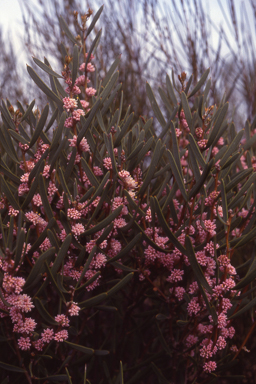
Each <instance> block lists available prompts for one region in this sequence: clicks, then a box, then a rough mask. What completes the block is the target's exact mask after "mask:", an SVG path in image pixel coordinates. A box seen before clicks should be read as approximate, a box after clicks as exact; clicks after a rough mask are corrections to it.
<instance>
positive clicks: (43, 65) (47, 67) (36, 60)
mask: <svg viewBox="0 0 256 384" xmlns="http://www.w3.org/2000/svg"><path fill="white" fill-rule="evenodd" d="M32 59H33V60H34V62H35V63H36V64H37V65H38V66H39V67H40V68H41V69H42V70H43V71H45V72H46V73H48V74H49V75H51V76H53V77H61V78H62V77H63V76H62V75H59V74H58V73H56V72H54V71H53V70H52V69H51V68H50V67H49V66H48V65H46V64H45V63H43V62H42V61H40V60H38V59H37V58H36V57H32ZM34 104H35V100H34ZM22 120H24V119H23V117H22Z"/></svg>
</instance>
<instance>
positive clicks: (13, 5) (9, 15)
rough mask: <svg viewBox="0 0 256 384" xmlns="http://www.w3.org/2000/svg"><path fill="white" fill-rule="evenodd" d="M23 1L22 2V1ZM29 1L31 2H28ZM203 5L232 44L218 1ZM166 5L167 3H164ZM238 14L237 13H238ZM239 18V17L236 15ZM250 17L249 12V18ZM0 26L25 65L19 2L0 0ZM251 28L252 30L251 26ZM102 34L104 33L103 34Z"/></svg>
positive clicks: (215, 40)
mask: <svg viewBox="0 0 256 384" xmlns="http://www.w3.org/2000/svg"><path fill="white" fill-rule="evenodd" d="M23 1H24V0H23ZM30 1H31V0H30ZM33 1H34V3H35V4H36V3H37V1H36V0H32V2H33ZM220 1H221V3H222V5H223V7H224V8H225V11H226V12H227V14H228V15H229V11H228V6H227V4H228V1H224V0H220ZM202 2H203V4H205V3H207V8H208V9H209V14H210V18H211V19H212V20H213V21H214V23H215V24H216V25H218V26H223V27H224V28H225V31H226V33H227V35H228V36H229V40H230V42H231V45H235V44H232V38H233V37H232V35H231V34H230V32H229V30H228V28H227V24H226V22H225V21H224V18H223V15H222V12H221V11H220V7H219V5H218V0H202ZM102 3H104V0H102ZM166 3H168V1H166ZM248 3H249V1H248V0H244V4H245V5H248ZM239 4H241V0H235V5H236V6H237V5H239ZM237 11H239V8H238V7H237ZM238 13H239V12H238ZM238 16H239V15H238ZM250 16H251V14H250V12H249V17H250ZM0 26H1V28H2V29H3V32H4V35H6V34H7V33H8V31H9V33H11V36H12V41H13V44H14V48H15V50H16V52H17V53H18V56H19V61H20V65H22V66H23V65H24V66H25V64H26V57H25V48H24V47H23V44H22V42H21V36H22V34H23V23H22V12H21V8H20V5H19V0H0ZM252 28H254V26H253V24H252ZM103 33H104V32H103ZM212 37H213V40H212V42H211V43H212V44H213V45H214V46H215V47H217V44H218V33H217V32H214V33H213V35H212Z"/></svg>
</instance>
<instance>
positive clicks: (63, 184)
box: [58, 167, 72, 200]
mask: <svg viewBox="0 0 256 384" xmlns="http://www.w3.org/2000/svg"><path fill="white" fill-rule="evenodd" d="M58 175H59V179H60V184H61V186H62V189H63V191H64V192H65V193H66V194H67V195H68V197H69V199H70V200H72V195H71V193H70V190H69V188H68V185H67V183H66V180H65V177H64V174H63V171H62V169H61V168H60V167H59V168H58Z"/></svg>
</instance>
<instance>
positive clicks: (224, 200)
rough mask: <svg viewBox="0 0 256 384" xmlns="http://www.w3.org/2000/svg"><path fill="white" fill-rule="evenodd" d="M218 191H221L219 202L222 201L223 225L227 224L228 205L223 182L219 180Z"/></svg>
mask: <svg viewBox="0 0 256 384" xmlns="http://www.w3.org/2000/svg"><path fill="white" fill-rule="evenodd" d="M220 191H221V200H222V212H223V220H224V222H225V223H227V221H228V204H227V195H226V192H225V182H224V180H223V179H222V180H221V185H220Z"/></svg>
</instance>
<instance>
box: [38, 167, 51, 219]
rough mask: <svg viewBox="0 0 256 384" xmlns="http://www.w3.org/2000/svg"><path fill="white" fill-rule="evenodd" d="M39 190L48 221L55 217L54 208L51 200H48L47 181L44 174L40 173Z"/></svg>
mask: <svg viewBox="0 0 256 384" xmlns="http://www.w3.org/2000/svg"><path fill="white" fill-rule="evenodd" d="M39 191H40V196H41V199H42V203H43V207H44V210H45V213H46V216H47V218H48V221H49V220H50V219H51V218H52V217H53V212H52V208H51V205H50V203H49V200H48V196H47V191H46V187H45V182H44V178H43V176H42V174H40V175H39Z"/></svg>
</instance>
